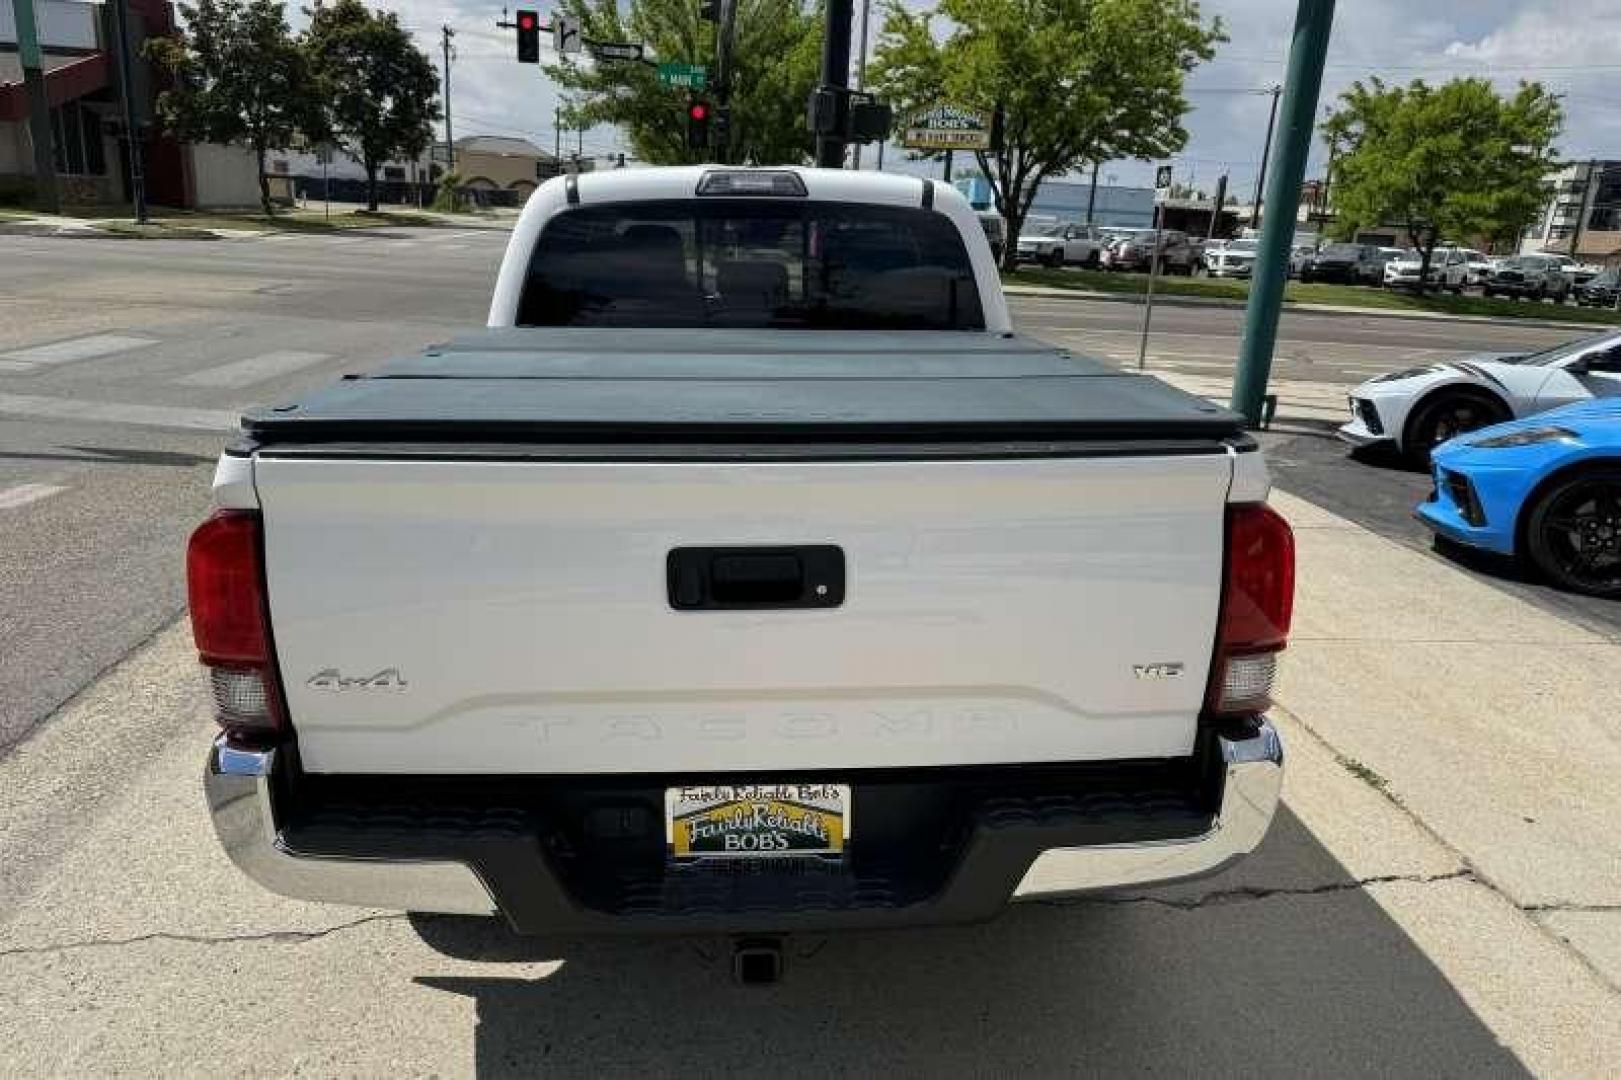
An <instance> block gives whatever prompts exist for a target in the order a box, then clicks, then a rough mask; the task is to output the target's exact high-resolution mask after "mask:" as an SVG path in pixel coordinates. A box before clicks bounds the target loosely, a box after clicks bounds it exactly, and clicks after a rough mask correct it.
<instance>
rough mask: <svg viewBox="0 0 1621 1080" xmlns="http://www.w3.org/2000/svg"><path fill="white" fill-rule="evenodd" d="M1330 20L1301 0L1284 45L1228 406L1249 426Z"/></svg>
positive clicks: (1323, 2)
mask: <svg viewBox="0 0 1621 1080" xmlns="http://www.w3.org/2000/svg"><path fill="white" fill-rule="evenodd" d="M1333 26H1334V0H1300V6H1299V8H1298V9H1297V11H1296V12H1295V32H1294V40H1293V43H1292V44H1291V45H1290V46H1289V73H1288V77H1287V78H1286V79H1285V80H1284V85H1283V105H1282V113H1283V130H1282V131H1280V132H1279V133H1278V135H1279V138H1278V147H1277V151H1276V156H1275V157H1274V159H1273V161H1272V171H1271V174H1270V175H1269V176H1268V177H1267V181H1266V206H1265V208H1264V212H1263V213H1262V215H1261V250H1260V252H1259V253H1258V254H1257V255H1256V259H1255V274H1254V277H1253V279H1252V280H1251V282H1250V299H1249V307H1248V309H1247V310H1246V311H1245V313H1244V340H1243V344H1242V345H1240V347H1239V351H1238V371H1237V374H1236V377H1235V378H1234V379H1233V398H1232V407H1233V410H1234V411H1235V412H1240V413H1243V414H1244V416H1245V417H1246V418H1247V419H1248V420H1249V422H1250V424H1251V425H1252V426H1255V425H1258V424H1260V422H1261V406H1262V403H1263V401H1264V399H1265V398H1266V383H1267V379H1268V377H1269V376H1270V375H1271V373H1272V349H1273V346H1274V345H1275V344H1276V342H1277V338H1278V313H1279V310H1280V309H1281V308H1282V306H1283V287H1284V285H1285V284H1286V283H1287V282H1288V278H1289V246H1290V243H1291V242H1292V241H1293V239H1294V231H1295V211H1296V209H1297V208H1298V207H1299V206H1300V188H1301V182H1302V181H1303V180H1304V179H1305V176H1306V157H1307V155H1309V154H1310V152H1311V136H1312V129H1313V124H1314V121H1315V119H1316V116H1317V95H1318V93H1319V92H1320V91H1321V90H1322V87H1323V61H1324V60H1325V59H1327V56H1328V36H1329V31H1330V30H1331V29H1332V28H1333Z"/></svg>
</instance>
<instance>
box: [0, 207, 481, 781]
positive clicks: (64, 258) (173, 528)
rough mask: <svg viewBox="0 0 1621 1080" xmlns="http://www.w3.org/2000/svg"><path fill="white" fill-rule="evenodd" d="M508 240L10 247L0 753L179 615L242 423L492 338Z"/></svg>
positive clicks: (393, 234)
mask: <svg viewBox="0 0 1621 1080" xmlns="http://www.w3.org/2000/svg"><path fill="white" fill-rule="evenodd" d="M505 240H506V234H505V232H503V231H494V230H481V231H473V230H454V229H381V230H374V231H367V232H366V233H364V234H356V233H343V234H339V235H338V236H335V237H334V236H323V235H287V236H276V237H273V238H264V239H253V240H240V241H238V240H230V241H214V242H200V241H132V240H78V239H71V240H70V239H55V238H25V237H0V551H3V552H5V558H4V559H3V560H0V657H3V658H4V663H3V664H0V753H3V752H4V748H5V747H6V746H8V745H10V744H11V743H13V742H15V741H16V740H17V739H18V738H19V737H20V736H21V735H22V734H23V733H25V732H26V731H28V730H29V729H30V728H31V727H33V726H34V725H35V724H36V723H37V722H38V721H39V720H40V719H41V718H42V717H45V716H48V715H49V714H50V713H51V712H52V711H54V710H55V709H56V708H57V707H58V706H60V705H61V704H62V702H64V701H65V700H67V699H68V698H69V697H71V696H72V695H73V694H74V693H76V692H77V691H78V690H79V689H80V688H81V687H83V686H85V685H87V684H88V683H90V682H91V681H92V680H93V679H94V678H95V677H96V675H97V674H99V673H100V672H101V671H103V670H104V669H106V668H107V667H108V666H109V665H111V664H113V663H116V662H117V661H118V660H119V659H120V658H122V657H123V656H124V655H126V654H127V653H128V652H129V651H130V649H131V648H133V647H134V646H135V645H137V644H138V643H140V642H141V641H143V640H145V639H146V638H148V637H150V636H151V635H152V634H153V633H154V632H156V631H157V630H158V629H159V628H160V627H162V626H165V625H167V624H168V623H170V622H172V621H173V620H174V619H175V618H176V617H177V616H178V615H180V614H181V612H182V610H183V608H184V592H185V589H184V559H183V552H184V547H185V541H186V537H187V535H188V534H189V532H190V530H191V528H192V527H193V526H194V525H195V524H196V523H197V522H198V521H200V520H201V519H202V518H203V516H204V515H206V514H207V512H208V508H209V494H208V486H209V478H210V476H211V475H212V470H213V465H214V461H215V459H216V458H217V457H218V454H219V451H220V448H221V446H222V445H223V444H224V443H225V442H226V440H227V439H228V437H229V434H230V430H231V428H232V427H233V426H234V424H235V417H236V416H237V415H238V413H239V411H240V409H241V408H242V407H243V406H245V405H248V404H258V403H264V402H270V401H276V400H280V399H282V398H285V397H288V396H291V395H294V394H296V393H298V392H299V391H301V390H304V389H307V388H311V387H314V386H319V385H321V384H323V383H326V382H329V381H331V380H332V379H333V378H335V377H336V376H338V375H340V374H342V373H343V372H345V371H352V370H357V369H363V368H365V367H367V366H369V365H372V364H375V363H376V362H378V361H380V360H382V359H384V358H386V357H387V356H390V355H393V354H396V353H400V352H408V351H414V350H417V349H420V348H422V347H423V346H425V345H428V344H431V343H433V342H435V341H442V340H444V339H445V337H447V336H448V335H450V334H452V333H454V332H457V331H460V330H465V329H466V328H468V327H470V326H477V325H480V324H481V323H482V322H483V321H484V317H485V313H486V309H487V306H488V304H489V295H490V289H491V287H492V285H493V283H494V279H495V271H496V268H497V265H498V263H499V258H500V253H501V251H502V247H503V245H504V243H505ZM63 342H66V343H68V345H67V346H62V345H60V344H59V343H63Z"/></svg>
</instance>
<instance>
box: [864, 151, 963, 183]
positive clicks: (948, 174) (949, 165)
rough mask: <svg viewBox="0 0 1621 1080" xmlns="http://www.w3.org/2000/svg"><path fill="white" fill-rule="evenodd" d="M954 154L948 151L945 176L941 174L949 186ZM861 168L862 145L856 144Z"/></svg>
mask: <svg viewBox="0 0 1621 1080" xmlns="http://www.w3.org/2000/svg"><path fill="white" fill-rule="evenodd" d="M952 153H953V151H950V150H947V151H946V169H945V172H944V173H943V174H941V175H942V179H944V180H945V182H946V183H948V184H949V183H951V158H952ZM860 167H861V144H860V143H857V144H856V168H858V169H859V168H860Z"/></svg>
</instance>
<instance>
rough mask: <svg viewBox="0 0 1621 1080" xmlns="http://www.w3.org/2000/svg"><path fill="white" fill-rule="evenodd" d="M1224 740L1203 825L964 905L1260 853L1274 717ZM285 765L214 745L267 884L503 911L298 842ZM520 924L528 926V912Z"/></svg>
mask: <svg viewBox="0 0 1621 1080" xmlns="http://www.w3.org/2000/svg"><path fill="white" fill-rule="evenodd" d="M1216 748H1217V752H1219V754H1220V760H1221V765H1222V773H1223V775H1222V788H1221V800H1220V805H1219V809H1218V810H1217V812H1216V813H1215V815H1214V817H1213V818H1212V819H1211V822H1210V826H1209V828H1208V829H1207V830H1205V831H1204V832H1202V833H1200V834H1198V835H1194V836H1189V837H1187V838H1183V839H1174V840H1148V841H1137V842H1131V843H1120V844H1093V845H1091V846H1087V847H1055V848H1048V849H1046V850H1045V851H1042V852H1041V853H1040V854H1039V855H1037V856H1036V857H1035V859H1034V861H1033V862H1031V863H1029V864H1028V869H1027V870H1026V871H1025V873H1024V875H1023V877H1022V879H1018V885H1017V887H1016V888H1015V889H1013V890H1012V895H1011V897H1010V896H1009V894H1008V884H1007V883H1003V884H1001V885H1000V886H998V885H997V884H996V883H995V882H994V881H985V880H982V881H980V882H978V883H975V882H966V883H963V885H964V888H965V889H966V890H967V891H975V890H976V889H977V891H980V892H982V893H984V896H983V898H982V899H983V903H980V902H978V901H976V902H974V903H971V904H968V905H967V906H965V907H962V908H961V909H960V910H961V911H963V912H965V913H968V914H971V915H972V916H973V917H980V918H983V917H988V916H989V915H990V914H992V913H994V910H995V909H996V908H997V907H999V906H1000V905H1001V904H1003V903H1005V902H1006V901H1007V900H1009V899H1012V900H1037V899H1043V898H1050V897H1062V896H1077V895H1085V894H1088V893H1097V892H1105V891H1112V890H1119V889H1123V888H1139V887H1143V886H1147V885H1154V884H1161V883H1166V882H1172V881H1183V880H1187V879H1190V878H1197V877H1202V876H1205V875H1207V874H1214V873H1217V872H1219V871H1221V870H1223V869H1225V868H1226V867H1228V866H1231V865H1232V864H1234V863H1236V862H1238V861H1239V860H1240V859H1242V858H1243V857H1244V856H1246V855H1248V854H1249V853H1250V852H1252V851H1253V850H1255V848H1256V847H1257V846H1258V845H1259V844H1260V843H1261V840H1262V838H1263V837H1264V836H1265V835H1266V832H1267V829H1268V827H1269V826H1270V825H1271V823H1272V817H1273V814H1274V813H1275V811H1276V809H1277V805H1278V797H1279V793H1280V791H1281V788H1282V783H1283V744H1282V742H1281V740H1280V739H1279V738H1278V734H1277V731H1276V730H1275V729H1274V728H1273V727H1272V725H1271V723H1270V722H1268V721H1266V720H1265V719H1259V720H1258V721H1257V722H1256V723H1255V724H1254V725H1253V726H1252V727H1251V728H1250V729H1249V730H1247V731H1246V732H1244V733H1243V734H1242V736H1234V737H1227V736H1220V737H1218V738H1217V739H1216ZM277 767H278V758H277V753H276V751H274V750H265V751H247V750H239V749H235V748H232V747H230V746H228V745H226V744H225V743H224V741H223V740H221V741H220V742H217V743H216V744H215V745H214V747H213V749H212V751H211V752H210V754H209V758H208V765H207V768H206V770H205V773H204V783H205V788H206V791H207V797H208V806H209V811H210V813H211V814H212V816H213V820H214V829H215V832H216V833H217V834H218V835H219V839H220V843H221V844H223V845H224V847H225V850H226V853H227V854H228V855H229V856H230V858H231V860H232V861H233V862H234V863H236V865H237V866H238V867H239V868H240V869H241V870H242V871H243V872H244V873H245V874H247V875H248V876H249V877H251V878H253V879H254V880H255V881H257V882H258V883H259V884H261V885H263V886H264V887H265V888H267V889H269V890H271V891H272V892H276V893H280V894H282V895H284V896H290V897H296V898H298V899H304V900H318V901H325V902H328V903H337V904H353V905H358V906H361V907H376V908H388V909H394V910H406V911H421V912H443V913H447V914H469V915H487V914H492V913H495V912H496V911H497V910H498V905H497V904H496V902H495V900H494V899H493V897H492V890H491V889H490V888H489V887H487V886H486V885H485V883H484V881H483V880H482V879H481V878H480V876H479V875H478V874H477V873H475V872H474V871H473V869H472V868H471V867H470V866H469V865H468V864H467V863H464V862H456V861H443V860H437V861H429V860H408V859H399V858H386V859H385V858H349V857H345V858H338V857H332V856H330V855H318V856H316V855H309V854H301V853H299V852H297V851H294V850H292V849H290V848H289V847H288V846H287V844H286V843H285V841H284V839H283V834H282V831H281V830H280V829H279V828H278V826H277V813H276V798H277V794H276V792H277V784H276V770H277ZM970 876H972V875H970ZM506 913H507V914H508V915H509V917H510V916H513V915H514V912H512V911H510V910H509V911H507V912H506ZM914 916H915V919H916V921H920V922H930V921H961V920H960V919H957V918H955V917H947V916H945V915H942V914H941V913H940V912H938V911H937V912H935V913H933V914H929V913H926V912H916V913H914ZM886 920H887V922H888V923H892V924H896V925H902V924H906V923H908V922H910V921H913V917H909V916H908V915H907V914H906V913H904V912H901V911H895V912H889V913H887V915H886ZM515 921H516V922H519V924H520V925H522V924H523V923H525V922H529V921H530V920H527V919H521V918H520V919H515ZM541 921H544V920H541ZM612 921H613V920H605V919H601V918H596V919H592V920H590V921H587V922H582V923H581V924H580V927H581V929H583V930H585V931H587V932H589V931H590V930H593V929H598V930H600V929H605V928H607V925H608V923H610V922H612Z"/></svg>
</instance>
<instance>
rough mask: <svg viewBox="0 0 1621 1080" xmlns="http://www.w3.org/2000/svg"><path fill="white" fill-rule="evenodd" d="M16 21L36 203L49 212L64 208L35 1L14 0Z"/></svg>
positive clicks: (38, 206) (12, 6) (13, 7)
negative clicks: (57, 186) (52, 136)
mask: <svg viewBox="0 0 1621 1080" xmlns="http://www.w3.org/2000/svg"><path fill="white" fill-rule="evenodd" d="M11 9H12V12H13V14H14V17H15V19H16V22H17V54H18V60H20V61H21V64H20V66H21V67H22V69H23V91H24V93H25V95H26V96H27V98H28V135H29V138H30V139H31V140H32V141H33V144H34V205H35V206H36V207H37V208H39V209H40V210H43V211H45V212H46V213H47V214H55V213H57V212H59V211H60V210H61V209H62V202H61V199H60V197H59V196H58V194H57V191H56V155H55V153H54V152H53V150H52V148H51V107H50V102H49V100H48V99H47V98H46V96H45V94H46V92H45V70H44V69H45V63H44V60H43V58H42V57H41V56H40V51H39V32H38V30H37V29H36V28H35V25H34V0H12V4H11Z"/></svg>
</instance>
